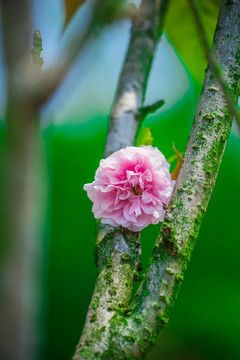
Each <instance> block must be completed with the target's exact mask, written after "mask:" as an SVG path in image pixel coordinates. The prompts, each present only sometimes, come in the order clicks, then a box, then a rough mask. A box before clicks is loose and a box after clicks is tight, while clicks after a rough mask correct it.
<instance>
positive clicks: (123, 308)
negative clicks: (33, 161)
mask: <svg viewBox="0 0 240 360" xmlns="http://www.w3.org/2000/svg"><path fill="white" fill-rule="evenodd" d="M166 4H167V2H166V1H155V0H144V1H143V3H142V5H141V8H140V10H139V15H138V16H137V17H136V18H135V19H134V22H133V26H132V36H131V40H130V44H129V47H128V52H127V55H126V59H125V62H124V65H123V69H122V73H121V75H120V80H119V85H118V89H117V92H116V97H115V101H114V104H113V108H112V113H111V116H110V130H109V133H108V137H107V142H106V147H105V153H104V155H105V157H106V156H109V155H110V154H111V153H113V152H114V151H117V150H119V149H121V148H124V147H126V146H128V145H133V143H134V140H135V136H136V132H137V129H138V127H139V125H140V120H141V119H142V116H143V115H142V108H143V101H144V94H145V89H146V84H147V79H148V75H149V71H150V68H151V63H152V58H153V55H154V50H155V48H156V44H157V40H158V34H159V28H160V27H161V22H162V17H161V16H160V14H162V13H163V12H164V11H165V9H166ZM161 105H162V101H161V102H159V104H158V107H160V106H161ZM154 109H155V107H154ZM149 111H152V108H151V109H150V110H149ZM144 115H146V114H144ZM139 239H140V234H139V233H134V232H131V231H129V230H126V229H123V228H120V227H119V228H114V227H112V226H108V225H100V224H99V225H98V227H97V242H96V265H97V268H98V278H97V282H96V286H95V290H94V294H93V297H92V300H91V303H90V306H89V310H88V314H87V318H86V322H85V326H84V329H83V332H82V336H81V338H80V342H79V344H78V346H77V348H76V351H75V354H74V356H73V359H75V360H76V359H99V358H102V357H103V356H104V354H105V353H107V351H108V347H109V343H108V337H109V330H110V324H111V320H112V319H113V318H114V316H115V315H116V313H118V312H119V313H122V314H128V315H129V313H130V312H131V309H129V308H127V304H128V303H129V301H130V299H131V295H132V290H133V285H134V282H135V281H136V280H138V270H139V266H140V258H139V256H140V252H141V251H140V240H139Z"/></svg>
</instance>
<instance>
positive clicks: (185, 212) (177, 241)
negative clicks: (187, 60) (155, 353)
mask: <svg viewBox="0 0 240 360" xmlns="http://www.w3.org/2000/svg"><path fill="white" fill-rule="evenodd" d="M239 12H240V2H239V1H236V2H231V4H230V5H229V6H225V1H223V2H222V6H221V11H220V17H219V20H218V26H217V30H216V34H215V39H214V42H215V47H216V52H217V55H218V57H219V59H220V61H221V64H222V68H223V72H224V76H225V79H226V82H227V84H228V86H229V88H230V90H231V91H232V93H233V94H234V98H235V101H237V98H238V97H239V95H240V87H239V85H240V84H239V72H240V62H239V53H240V38H239V33H240V23H239V17H238V14H239ZM213 89H214V90H213ZM231 124H232V116H231V113H230V110H229V108H228V107H227V104H226V102H225V97H224V94H223V93H222V92H221V91H219V89H218V84H217V81H216V79H215V78H214V77H213V76H212V74H211V72H210V70H208V71H207V73H206V78H205V82H204V87H203V91H202V94H201V96H200V99H199V104H198V108H197V112H196V116H195V120H194V124H193V128H192V131H191V134H190V139H189V143H188V146H187V150H186V153H185V159H184V163H183V166H182V168H181V170H180V173H179V177H178V181H177V184H176V187H175V190H174V194H173V197H172V200H171V202H170V204H169V207H168V210H167V212H166V216H165V219H164V222H163V224H162V228H161V233H160V235H159V238H158V240H157V242H156V245H155V249H154V253H153V258H152V264H151V266H150V267H149V268H148V271H147V273H146V277H145V281H144V282H143V284H142V285H141V287H140V289H139V291H138V294H137V296H136V297H135V299H134V301H133V304H132V307H133V313H132V314H131V315H130V316H129V317H128V318H126V317H123V316H122V315H119V314H117V315H116V316H115V318H113V319H112V327H111V333H112V338H111V349H112V353H113V354H114V355H113V356H112V357H111V358H112V359H142V358H144V356H145V354H146V353H147V351H148V350H149V349H150V348H151V347H152V346H153V345H154V343H155V342H156V339H157V336H158V334H159V332H160V330H161V329H162V328H163V327H164V326H165V324H166V323H167V322H168V319H169V314H170V311H171V309H172V306H173V304H174V302H175V299H176V297H177V294H178V291H179V288H180V285H181V282H182V280H183V276H184V272H185V270H186V267H187V264H188V262H189V260H190V256H191V252H192V249H193V247H194V244H195V241H196V239H197V236H198V232H199V228H200V224H201V221H202V217H203V214H204V212H205V211H206V208H207V205H208V202H209V198H210V195H211V192H212V189H213V187H214V184H215V181H216V177H217V173H218V169H219V166H220V163H221V160H222V156H223V152H224V149H225V145H226V141H227V138H228V135H229V133H230V129H231Z"/></svg>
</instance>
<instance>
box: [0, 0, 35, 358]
mask: <svg viewBox="0 0 240 360" xmlns="http://www.w3.org/2000/svg"><path fill="white" fill-rule="evenodd" d="M30 11H31V9H30V2H29V1H28V0H20V1H16V0H9V1H8V0H4V1H1V16H2V27H3V48H4V56H5V63H6V70H7V99H8V100H7V110H6V135H5V154H4V155H5V157H4V167H3V177H4V178H3V189H2V199H1V200H2V202H1V215H2V227H3V229H2V237H1V241H2V248H3V250H2V253H1V255H0V264H1V265H0V266H1V269H0V270H1V273H0V291H1V299H0V354H1V355H0V357H1V358H2V359H7V360H18V359H19V360H20V359H24V360H25V359H30V358H31V357H32V355H33V345H34V344H33V342H34V340H35V336H36V332H35V331H36V329H34V326H33V319H32V316H35V315H36V314H34V315H33V312H34V311H35V310H36V309H35V308H34V307H35V303H34V300H35V296H34V295H33V294H31V291H32V288H31V286H32V276H33V274H32V272H33V271H34V269H33V268H32V267H31V265H32V261H34V260H33V253H34V251H35V250H34V247H35V245H36V241H37V239H33V238H32V228H31V227H32V224H31V221H32V220H33V219H32V216H31V210H32V201H33V191H32V190H33V189H32V184H31V183H30V177H31V171H32V164H33V161H34V155H35V149H36V148H35V146H36V136H35V135H34V133H33V129H34V123H35V119H36V114H37V108H36V107H35V106H34V104H33V103H32V101H31V100H32V99H31V98H30V97H29V88H28V86H27V84H26V79H27V78H28V76H29V71H30V68H31V64H30V56H29V54H30V38H31V15H30ZM37 246H38V245H37ZM35 260H36V261H38V260H37V259H35Z"/></svg>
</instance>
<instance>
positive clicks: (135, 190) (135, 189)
mask: <svg viewBox="0 0 240 360" xmlns="http://www.w3.org/2000/svg"><path fill="white" fill-rule="evenodd" d="M132 191H133V193H134V194H135V195H142V193H143V192H142V189H141V188H140V186H139V185H136V186H134V187H132Z"/></svg>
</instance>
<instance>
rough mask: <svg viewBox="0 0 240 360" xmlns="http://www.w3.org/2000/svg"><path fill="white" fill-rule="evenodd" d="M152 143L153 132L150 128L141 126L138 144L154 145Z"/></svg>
mask: <svg viewBox="0 0 240 360" xmlns="http://www.w3.org/2000/svg"><path fill="white" fill-rule="evenodd" d="M152 144H153V137H152V133H151V131H150V129H149V128H146V127H144V126H141V127H140V129H139V131H138V135H137V139H136V146H140V145H152Z"/></svg>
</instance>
